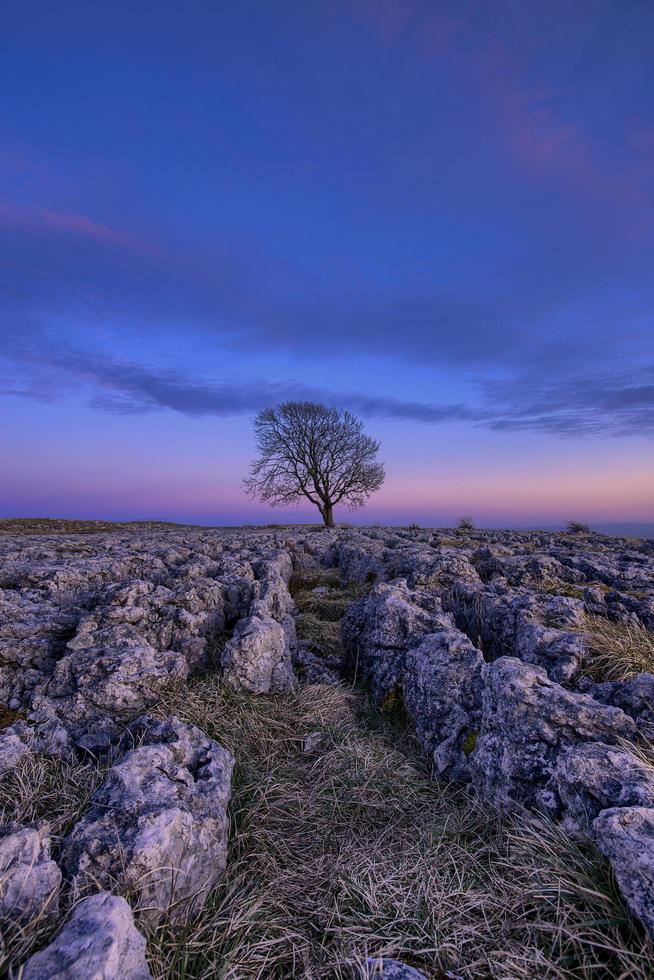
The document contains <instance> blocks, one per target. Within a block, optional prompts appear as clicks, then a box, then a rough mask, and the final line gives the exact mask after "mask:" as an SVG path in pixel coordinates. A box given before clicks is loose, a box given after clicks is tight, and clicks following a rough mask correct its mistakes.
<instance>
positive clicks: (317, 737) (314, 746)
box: [302, 732, 322, 755]
mask: <svg viewBox="0 0 654 980" xmlns="http://www.w3.org/2000/svg"><path fill="white" fill-rule="evenodd" d="M321 745H322V732H309V733H308V734H307V735H305V736H304V738H303V739H302V751H303V752H305V753H306V754H307V755H311V754H313V753H314V752H317V751H318V749H319V748H320V746H321Z"/></svg>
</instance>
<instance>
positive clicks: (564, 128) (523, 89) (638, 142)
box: [476, 44, 654, 237]
mask: <svg viewBox="0 0 654 980" xmlns="http://www.w3.org/2000/svg"><path fill="white" fill-rule="evenodd" d="M476 75H477V78H476V85H477V87H478V91H479V93H480V98H481V101H482V106H483V107H484V109H485V114H486V118H487V127H488V134H489V135H488V138H489V139H490V140H493V141H494V142H495V143H497V144H499V146H500V148H501V149H502V150H503V151H504V152H505V153H506V154H507V155H508V156H509V157H510V159H511V160H512V161H513V163H514V164H515V165H516V166H517V167H518V168H519V169H520V170H521V171H522V172H523V173H525V174H526V175H527V176H531V177H535V178H537V179H542V180H545V181H549V180H554V181H556V182H557V183H558V184H559V185H561V186H563V187H565V186H567V187H569V188H570V189H572V190H573V191H574V194H575V200H576V202H577V203H580V204H582V205H583V206H585V208H586V213H587V217H588V219H589V220H590V222H591V223H593V224H604V225H606V224H608V225H610V226H611V227H612V230H614V231H619V232H620V233H621V234H622V235H624V236H625V237H638V236H640V235H643V234H649V232H650V231H651V218H652V209H653V207H654V197H653V195H652V188H651V186H649V184H650V182H649V180H648V179H647V175H649V174H651V169H650V168H651V150H650V149H649V146H650V135H651V134H649V133H648V132H646V131H644V130H640V129H639V128H638V126H635V128H634V138H633V140H632V147H633V151H634V152H633V153H632V155H631V159H630V161H629V162H628V163H624V164H618V163H616V162H615V161H612V162H610V163H608V162H606V161H604V160H602V156H601V152H600V151H599V150H598V149H597V148H596V147H594V146H593V144H592V141H591V140H590V139H589V138H588V137H587V136H586V135H585V134H584V132H583V131H582V129H581V127H580V126H579V125H578V124H577V123H575V122H574V121H573V120H572V119H570V118H569V117H567V116H566V114H565V110H563V111H562V110H561V109H560V108H557V107H555V102H557V101H558V102H560V95H561V93H560V92H558V91H553V90H551V89H545V88H543V87H541V88H539V87H537V86H534V85H533V84H530V83H529V82H528V81H527V75H528V73H527V66H526V65H524V64H522V63H521V62H520V61H519V60H518V59H517V58H516V57H515V56H512V55H509V53H508V52H507V51H506V50H505V49H504V48H502V47H500V46H499V45H498V44H495V45H493V46H492V47H490V48H488V49H487V50H486V51H485V52H484V53H483V54H482V55H481V56H480V57H479V58H478V60H477V69H476ZM645 157H648V158H649V163H648V165H644V158H645Z"/></svg>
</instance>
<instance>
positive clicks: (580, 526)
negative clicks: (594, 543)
mask: <svg viewBox="0 0 654 980" xmlns="http://www.w3.org/2000/svg"><path fill="white" fill-rule="evenodd" d="M566 528H567V530H568V531H569V532H570V534H590V527H589V526H588V524H584V522H583V521H568V523H567V525H566Z"/></svg>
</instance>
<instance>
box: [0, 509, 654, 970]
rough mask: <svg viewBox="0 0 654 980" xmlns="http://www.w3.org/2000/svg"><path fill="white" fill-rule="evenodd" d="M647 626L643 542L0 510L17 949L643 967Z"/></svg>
mask: <svg viewBox="0 0 654 980" xmlns="http://www.w3.org/2000/svg"><path fill="white" fill-rule="evenodd" d="M653 631H654V542H652V541H649V542H645V541H638V540H629V539H616V538H607V537H604V536H600V535H596V534H586V533H584V532H578V533H546V532H514V531H473V530H471V531H468V532H461V533H455V532H452V531H434V530H421V529H418V528H393V529H391V528H381V527H372V528H362V529H354V528H347V527H343V528H338V529H336V530H333V531H323V530H320V529H317V528H310V527H295V528H292V527H283V526H280V527H277V526H275V527H272V528H237V529H226V528H218V529H205V528H195V527H183V526H177V525H163V524H158V523H151V524H138V523H137V524H120V525H110V524H104V523H94V522H75V523H71V522H63V521H59V522H47V521H43V522H34V521H20V522H14V521H5V522H0V706H1V708H0V726H1V727H2V730H1V731H0V773H1V774H2V775H1V777H0V800H1V801H2V803H3V810H4V814H3V825H2V828H1V831H0V833H1V836H0V917H1V918H2V923H3V946H2V953H1V956H2V970H3V971H4V973H5V974H6V975H8V976H11V977H19V976H22V977H24V978H26V980H27V978H32V980H34V978H40V980H46V978H54V977H58V978H63V977H70V978H73V977H82V976H83V977H98V978H100V977H102V978H105V980H106V978H112V977H114V978H116V980H118V978H146V977H157V978H159V977H161V978H163V977H180V978H181V977H198V978H200V977H202V978H205V977H206V978H208V977H214V976H221V977H231V978H245V977H280V978H281V977H294V976H297V977H373V976H379V977H387V978H407V980H409V978H412V977H413V978H416V977H420V976H426V977H434V978H442V977H450V978H455V977H478V976H493V977H534V976H539V977H541V976H543V977H590V976H593V977H598V976H621V977H642V978H644V977H649V976H651V975H652V970H653V967H652V963H653V959H652V945H651V941H652V937H654V750H653V749H652V738H653V737H654V632H653ZM21 970H22V973H21Z"/></svg>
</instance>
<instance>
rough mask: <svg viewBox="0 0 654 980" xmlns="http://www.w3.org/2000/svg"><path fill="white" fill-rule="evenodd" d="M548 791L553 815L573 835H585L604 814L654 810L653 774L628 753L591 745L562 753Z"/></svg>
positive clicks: (571, 748)
mask: <svg viewBox="0 0 654 980" xmlns="http://www.w3.org/2000/svg"><path fill="white" fill-rule="evenodd" d="M547 789H548V790H551V791H552V800H553V802H554V803H555V809H554V811H553V812H552V814H551V815H552V816H553V817H561V819H562V821H563V825H564V826H565V827H566V829H567V830H569V831H570V832H572V833H577V832H585V831H586V830H587V829H588V827H589V826H590V824H591V823H592V822H593V820H594V819H595V817H596V816H597V815H598V814H599V813H600V811H601V810H606V809H608V808H610V807H630V806H647V807H654V770H652V769H651V768H650V767H649V766H646V765H645V764H644V763H642V762H641V761H640V760H639V759H638V758H636V756H634V755H632V753H631V752H628V751H626V749H622V748H618V747H616V746H615V745H605V744H603V743H602V742H588V743H586V744H585V745H573V746H571V747H570V748H568V749H564V751H563V752H561V754H560V755H559V757H558V758H557V760H556V764H555V766H554V770H553V772H552V777H551V779H550V781H549V782H548V784H547Z"/></svg>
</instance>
